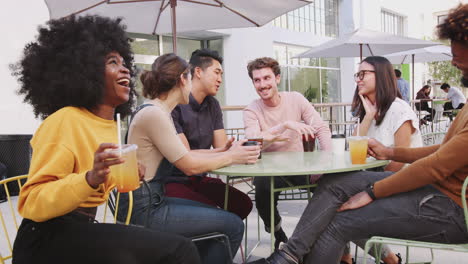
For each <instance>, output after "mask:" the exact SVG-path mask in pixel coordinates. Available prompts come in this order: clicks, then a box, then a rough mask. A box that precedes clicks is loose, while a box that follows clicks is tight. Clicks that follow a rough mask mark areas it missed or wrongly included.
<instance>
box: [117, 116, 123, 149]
mask: <svg viewBox="0 0 468 264" xmlns="http://www.w3.org/2000/svg"><path fill="white" fill-rule="evenodd" d="M121 138H122V136H121V134H120V113H117V142H118V144H119V151H121V150H122V139H121Z"/></svg>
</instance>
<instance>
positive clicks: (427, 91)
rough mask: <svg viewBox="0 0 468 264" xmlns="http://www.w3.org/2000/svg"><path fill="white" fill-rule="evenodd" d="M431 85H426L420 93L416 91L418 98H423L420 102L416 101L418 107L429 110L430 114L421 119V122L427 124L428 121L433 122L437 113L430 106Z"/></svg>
mask: <svg viewBox="0 0 468 264" xmlns="http://www.w3.org/2000/svg"><path fill="white" fill-rule="evenodd" d="M431 89H432V88H431V86H430V85H424V86H423V87H422V88H421V89H420V90H419V91H418V93H416V99H419V100H421V101H420V102H419V103H416V104H415V106H416V109H417V110H419V111H427V112H429V114H428V115H426V116H424V118H423V119H421V123H423V124H427V122H426V121H429V122H431V121H432V119H433V118H434V115H435V110H434V109H432V108H430V107H429V103H428V101H429V100H431V97H430V96H429V95H430V94H431Z"/></svg>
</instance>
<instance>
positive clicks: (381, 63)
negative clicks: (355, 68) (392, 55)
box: [351, 56, 401, 125]
mask: <svg viewBox="0 0 468 264" xmlns="http://www.w3.org/2000/svg"><path fill="white" fill-rule="evenodd" d="M363 62H367V63H369V64H370V65H372V66H374V69H375V102H376V105H377V115H376V118H375V119H376V125H380V124H381V123H382V120H383V119H384V117H385V114H386V113H387V111H388V109H389V108H390V106H391V105H392V103H393V101H395V98H397V97H398V98H401V93H400V91H399V90H398V87H397V83H396V76H395V71H394V70H393V67H392V64H390V62H389V61H388V60H387V59H386V58H384V57H380V56H371V57H367V58H365V59H364V60H363V61H362V62H361V63H363ZM358 92H359V90H358V88H357V86H356V90H355V91H354V97H353V103H352V105H351V112H352V113H354V115H355V116H358V117H359V118H360V119H361V120H362V119H363V118H364V116H365V115H366V111H365V110H364V106H363V105H362V102H361V98H360V97H359V94H358Z"/></svg>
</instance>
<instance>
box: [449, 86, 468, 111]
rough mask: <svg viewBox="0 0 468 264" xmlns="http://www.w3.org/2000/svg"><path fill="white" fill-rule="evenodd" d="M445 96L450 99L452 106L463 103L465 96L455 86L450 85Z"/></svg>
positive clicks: (455, 106) (456, 106)
mask: <svg viewBox="0 0 468 264" xmlns="http://www.w3.org/2000/svg"><path fill="white" fill-rule="evenodd" d="M447 98H448V99H449V100H451V101H452V106H453V108H458V106H459V105H460V104H464V103H465V102H466V98H465V96H464V95H463V93H462V92H461V91H460V89H458V88H457V87H450V89H449V90H448V93H447Z"/></svg>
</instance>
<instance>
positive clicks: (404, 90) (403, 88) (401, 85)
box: [395, 69, 409, 104]
mask: <svg viewBox="0 0 468 264" xmlns="http://www.w3.org/2000/svg"><path fill="white" fill-rule="evenodd" d="M395 75H396V77H397V87H398V90H400V93H401V98H402V99H403V100H405V101H406V102H407V103H408V104H409V84H408V82H407V81H406V80H405V79H403V78H401V71H400V70H398V69H395Z"/></svg>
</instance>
